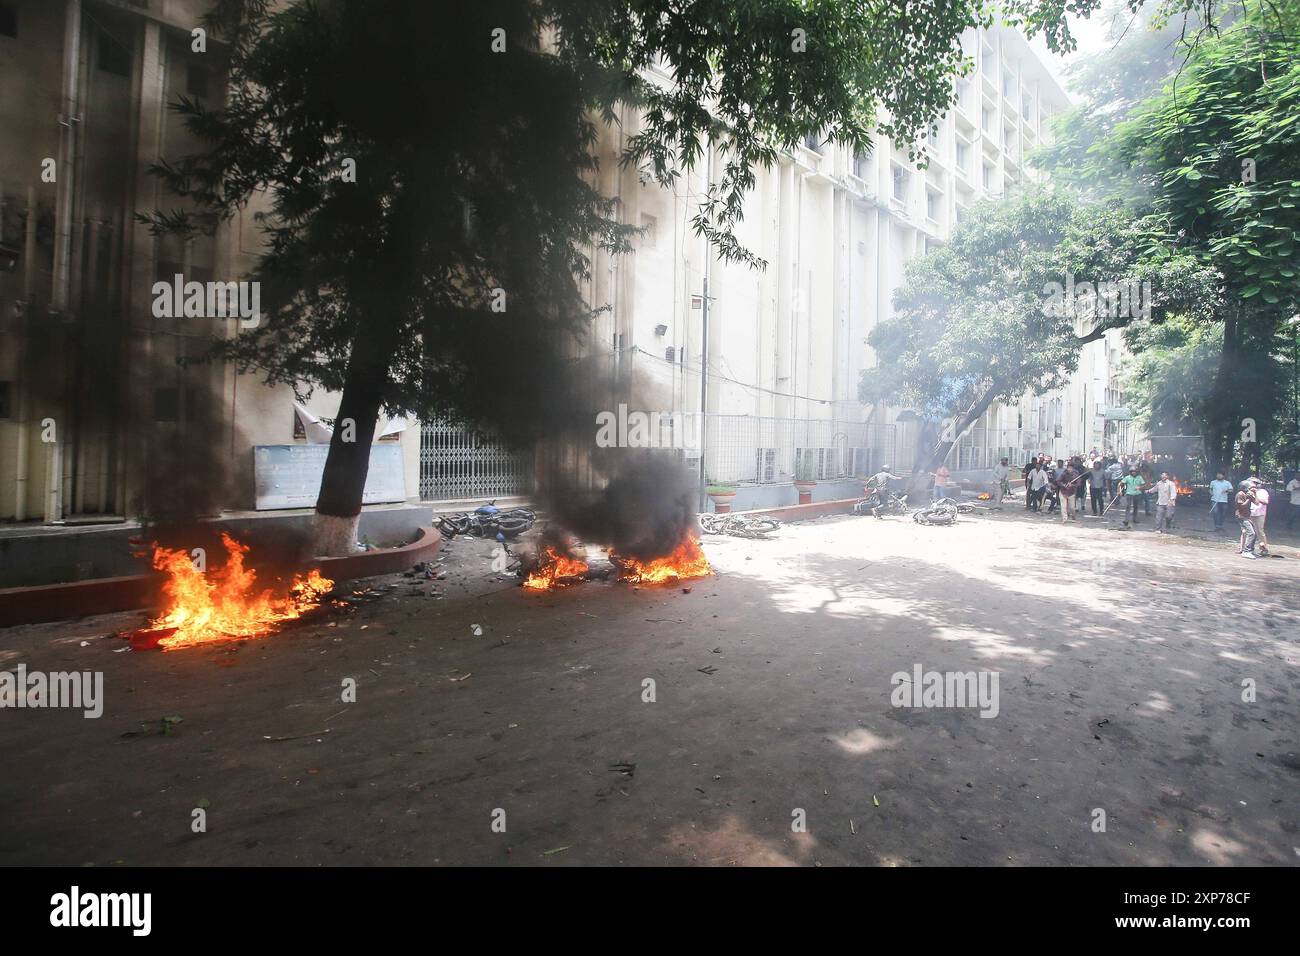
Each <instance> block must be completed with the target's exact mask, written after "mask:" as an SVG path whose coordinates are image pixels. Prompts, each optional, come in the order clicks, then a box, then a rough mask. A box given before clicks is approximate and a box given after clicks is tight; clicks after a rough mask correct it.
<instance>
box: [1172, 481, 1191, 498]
mask: <svg viewBox="0 0 1300 956" xmlns="http://www.w3.org/2000/svg"><path fill="white" fill-rule="evenodd" d="M1174 484H1176V485H1177V486H1178V493H1179V494H1180V495H1190V494H1192V493H1193V492H1194V491H1195V490H1196V489H1194V488H1193V487H1192V486H1191V485H1190V484H1188V483H1187V482H1185V481H1183V480H1181V479H1179V478H1175V479H1174Z"/></svg>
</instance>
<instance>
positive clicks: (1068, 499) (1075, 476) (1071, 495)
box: [1056, 462, 1083, 524]
mask: <svg viewBox="0 0 1300 956" xmlns="http://www.w3.org/2000/svg"><path fill="white" fill-rule="evenodd" d="M1082 482H1083V475H1081V474H1079V473H1078V472H1077V471H1075V470H1074V463H1073V462H1071V463H1070V464H1068V465H1066V466H1065V468H1064V469H1063V470H1061V471H1060V472H1058V473H1057V476H1056V493H1057V497H1058V499H1059V500H1060V502H1061V524H1065V523H1066V522H1067V521H1069V520H1070V519H1071V518H1074V519H1075V520H1076V521H1077V520H1078V518H1079V512H1078V510H1077V508H1076V501H1075V494H1076V493H1077V492H1078V490H1079V485H1080V484H1081V483H1082Z"/></svg>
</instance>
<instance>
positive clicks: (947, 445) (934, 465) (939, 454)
mask: <svg viewBox="0 0 1300 956" xmlns="http://www.w3.org/2000/svg"><path fill="white" fill-rule="evenodd" d="M1000 388H1001V386H1000V385H999V384H998V383H996V382H994V383H993V384H992V385H990V386H989V387H988V388H987V389H985V390H984V392H983V393H982V394H981V395H979V396H978V397H977V398H976V399H975V400H974V401H973V402H971V403H970V405H969V406H968V407H967V409H966V411H964V412H962V413H961V415H959V416H958V417H957V418H956V420H955V421H954V422H953V425H952V429H951V430H948V429H945V430H944V431H943V432H941V433H940V434H939V436H938V438H937V439H935V440H934V444H933V445H931V446H930V450H929V451H928V452H926V453H924V454H922V453H921V451H920V449H921V448H922V447H924V443H923V442H922V441H918V442H917V447H918V451H917V456H916V462H915V464H914V465H913V467H912V479H911V481H910V482H908V486H907V493H908V494H909V495H912V494H914V493H915V494H920V493H922V492H926V491H928V489H929V485H930V482H929V473H930V472H933V471H936V470H938V468H939V466H940V465H941V464H943V462H944V461H945V460H946V459H947V457H948V453H949V452H951V451H952V446H953V445H955V444H957V440H958V439H959V438H960V437H961V436H962V435H963V434H965V432H966V429H967V428H969V427H970V426H971V425H972V424H973V423H974V422H975V421H976V420H977V419H979V417H980V416H981V415H983V414H984V413H985V412H987V411H988V410H989V406H990V405H992V404H993V398H994V396H996V395H997V394H998V391H999V390H1000ZM929 432H930V434H931V435H933V434H934V429H933V428H931V429H929ZM924 434H925V433H924V432H923V433H922V435H924ZM944 435H950V436H951V437H949V438H945V437H944Z"/></svg>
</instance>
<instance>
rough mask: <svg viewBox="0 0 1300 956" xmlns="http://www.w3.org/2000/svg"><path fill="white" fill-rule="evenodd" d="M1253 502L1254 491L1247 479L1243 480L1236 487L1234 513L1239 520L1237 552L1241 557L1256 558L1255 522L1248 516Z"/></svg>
mask: <svg viewBox="0 0 1300 956" xmlns="http://www.w3.org/2000/svg"><path fill="white" fill-rule="evenodd" d="M1254 504H1255V491H1254V489H1253V488H1252V487H1251V484H1250V482H1249V481H1243V482H1242V483H1241V485H1240V486H1239V487H1238V489H1237V497H1236V500H1235V505H1236V510H1235V512H1234V513H1235V514H1236V516H1237V520H1238V521H1239V522H1241V549H1240V550H1239V551H1238V552H1237V553H1238V554H1240V555H1241V556H1242V557H1243V558H1251V559H1252V560H1253V559H1255V558H1257V557H1258V555H1257V554H1255V522H1253V521H1252V520H1251V518H1250V509H1251V507H1252V506H1253V505H1254Z"/></svg>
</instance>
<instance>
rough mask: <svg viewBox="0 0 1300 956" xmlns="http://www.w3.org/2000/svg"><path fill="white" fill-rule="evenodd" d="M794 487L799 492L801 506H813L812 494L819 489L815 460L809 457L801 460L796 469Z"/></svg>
mask: <svg viewBox="0 0 1300 956" xmlns="http://www.w3.org/2000/svg"><path fill="white" fill-rule="evenodd" d="M794 487H795V490H796V491H798V492H799V504H801V505H809V504H812V492H813V489H814V488H816V487H817V479H816V477H815V473H814V471H813V460H812V458H811V457H809V456H807V455H805V456H804V457H803V458H801V459H800V461H799V465H798V467H797V468H796V469H795V475H794Z"/></svg>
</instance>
